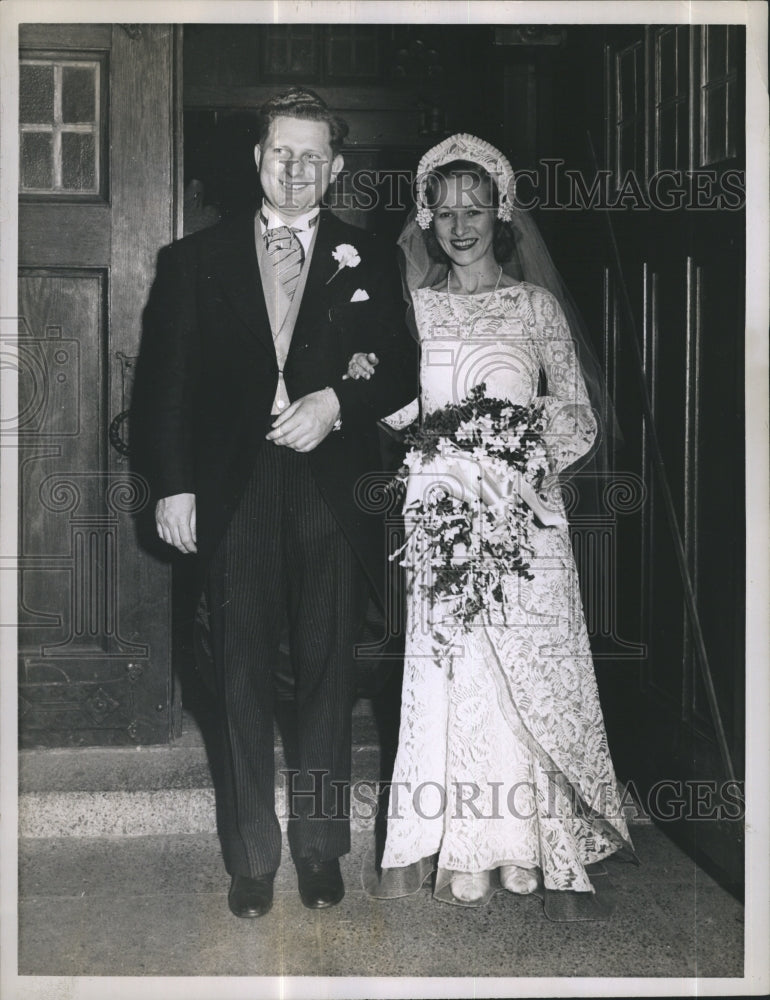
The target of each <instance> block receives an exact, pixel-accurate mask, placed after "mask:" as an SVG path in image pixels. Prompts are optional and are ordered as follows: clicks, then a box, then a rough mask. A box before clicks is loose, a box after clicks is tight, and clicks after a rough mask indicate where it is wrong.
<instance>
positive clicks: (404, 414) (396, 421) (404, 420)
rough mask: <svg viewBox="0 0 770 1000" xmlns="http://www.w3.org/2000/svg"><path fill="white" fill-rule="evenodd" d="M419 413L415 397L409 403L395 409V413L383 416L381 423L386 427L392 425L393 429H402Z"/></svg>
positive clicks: (411, 422)
mask: <svg viewBox="0 0 770 1000" xmlns="http://www.w3.org/2000/svg"><path fill="white" fill-rule="evenodd" d="M418 415H419V406H418V403H417V400H416V399H413V400H412V402H411V403H407V404H406V406H402V407H401V409H400V410H396V412H395V413H391V414H390V415H389V416H387V417H384V418H383V420H382V423H384V424H387V425H388V427H392V428H393V430H395V431H403V430H404V429H405V428H407V427H408V426H409V425H410V424H413V423H414V422H415V420H416V419H417V417H418Z"/></svg>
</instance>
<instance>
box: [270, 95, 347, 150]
mask: <svg viewBox="0 0 770 1000" xmlns="http://www.w3.org/2000/svg"><path fill="white" fill-rule="evenodd" d="M259 118H260V124H259V139H258V140H257V141H258V142H259V144H260V146H261V145H262V144H263V143H264V141H265V139H266V138H267V133H268V132H269V130H270V126H271V125H272V123H273V122H274V121H275V119H276V118H300V119H302V120H303V121H311V122H326V124H327V125H328V126H329V145H330V146H331V148H332V153H333V154H334V156H336V155H337V153H339V151H340V150H341V149H342V145H343V143H344V141H345V136H346V135H347V134H348V131H349V129H348V123H347V122H346V121H345V119H344V118H340V116H339V115H335V114H334V112H333V111H331V110H330V109H329V106H328V104H327V103H326V101H324V100H323V98H321V97H319V96H318V94H316V92H315V91H314V90H310V89H308V88H307V87H290V88H289V90H286V91H284V92H283V93H282V94H274V95H273V96H272V97H270V98H268V99H267V100H266V101H265V103H264V104H263V105H262V107H261V108H260V109H259Z"/></svg>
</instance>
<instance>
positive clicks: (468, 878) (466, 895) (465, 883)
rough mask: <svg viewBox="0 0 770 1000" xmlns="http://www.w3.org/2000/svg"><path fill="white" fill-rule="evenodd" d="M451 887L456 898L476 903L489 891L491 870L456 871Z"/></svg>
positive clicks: (464, 901)
mask: <svg viewBox="0 0 770 1000" xmlns="http://www.w3.org/2000/svg"><path fill="white" fill-rule="evenodd" d="M450 887H451V889H452V895H453V896H454V898H455V899H459V900H460V901H461V902H463V903H476V902H478V900H480V899H483V898H484V896H485V895H486V894H487V892H489V872H456V873H455V874H454V875H453V876H452V881H451V882H450Z"/></svg>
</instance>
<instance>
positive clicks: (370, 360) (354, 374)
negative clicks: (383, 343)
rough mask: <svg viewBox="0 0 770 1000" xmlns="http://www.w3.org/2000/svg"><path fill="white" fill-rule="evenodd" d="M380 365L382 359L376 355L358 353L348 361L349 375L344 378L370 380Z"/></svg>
mask: <svg viewBox="0 0 770 1000" xmlns="http://www.w3.org/2000/svg"><path fill="white" fill-rule="evenodd" d="M379 363H380V359H379V358H378V357H377V355H376V354H371V353H370V354H364V353H363V352H362V351H358V352H357V353H356V354H354V355H353V357H352V358H351V359H350V361H348V370H347V374H346V375H343V376H342V377H343V378H353V379H359V378H364V379H370V378H371V377H372V375H374V369H375V367H376V366H377V365H378V364H379Z"/></svg>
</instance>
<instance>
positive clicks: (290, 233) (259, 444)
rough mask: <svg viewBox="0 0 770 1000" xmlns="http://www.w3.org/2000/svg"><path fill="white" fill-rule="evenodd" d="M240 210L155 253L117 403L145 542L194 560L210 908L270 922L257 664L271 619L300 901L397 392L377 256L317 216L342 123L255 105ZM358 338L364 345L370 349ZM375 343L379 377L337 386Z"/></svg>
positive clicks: (317, 902) (302, 106)
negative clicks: (132, 427)
mask: <svg viewBox="0 0 770 1000" xmlns="http://www.w3.org/2000/svg"><path fill="white" fill-rule="evenodd" d="M261 115H262V124H261V132H260V137H259V142H258V145H257V146H256V149H255V157H256V162H257V166H258V168H259V177H260V182H261V186H262V192H263V201H262V205H261V207H260V209H259V210H258V212H257V214H256V217H255V216H254V215H251V214H250V215H248V216H245V217H243V218H238V219H233V220H231V221H226V222H223V223H220V224H219V225H217V226H215V227H213V228H211V229H208V230H205V231H203V232H200V233H197V234H195V235H193V236H190V237H188V238H186V239H183V240H181V241H180V242H178V243H175V244H173V245H172V246H170V247H167V248H165V249H164V250H162V251H161V253H160V255H159V259H158V272H157V277H156V281H155V284H154V286H153V290H152V292H151V295H150V300H149V303H148V307H147V310H146V315H145V338H144V342H143V347H142V358H141V360H140V368H139V371H138V372H137V379H136V388H135V399H136V400H137V402H136V404H135V407H134V412H135V413H136V418H137V427H138V428H139V429H138V431H137V436H138V437H140V438H141V439H142V441H143V442H144V449H145V452H146V455H147V472H148V475H149V478H150V480H151V483H152V486H153V489H154V492H155V496H156V497H158V498H159V499H158V501H157V506H156V524H157V530H158V534H159V535H160V536H161V537H162V538H163V539H164V540H165V541H166V542H168V543H169V544H170V545H173V546H175V547H176V548H177V549H179V550H180V551H182V552H187V553H193V552H197V562H198V572H199V583H200V591H201V593H204V594H205V596H206V601H207V605H208V609H209V614H210V624H211V640H212V651H213V658H214V665H215V675H216V685H217V692H216V701H217V706H218V718H219V725H220V729H221V739H222V747H221V749H222V756H223V759H224V765H223V768H224V770H223V774H222V776H221V777H220V780H219V785H220V787H219V788H218V826H219V833H220V839H221V841H222V848H223V854H224V859H225V864H226V867H227V870H228V872H229V873H230V875H231V876H232V884H231V889H230V894H229V905H230V909H231V910H232V912H233V913H234V914H235V915H236V916H239V917H258V916H261V915H262V914H264V913H267V911H268V910H269V909H270V906H271V904H272V899H273V879H274V875H275V872H276V870H277V868H278V866H279V862H280V856H281V831H280V827H279V823H278V819H277V818H276V813H275V807H274V788H275V774H274V761H273V692H272V686H271V680H272V677H271V668H272V666H273V665H274V664H275V662H276V659H277V655H278V646H279V640H280V636H281V625H282V621H283V619H284V616H287V617H288V623H289V642H290V648H291V660H292V667H293V671H294V675H295V704H296V714H297V731H298V758H299V764H298V766H299V771H298V773H296V774H294V775H292V777H293V781H292V784H291V789H290V802H289V824H288V833H289V845H290V849H291V854H292V858H293V860H294V864H295V866H296V869H297V876H298V885H299V892H300V896H301V898H302V901H303V903H304V904H305V905H306V906H308V907H314V908H315V907H326V906H333V905H334V904H335V903H338V902H339V901H340V900H341V899H342V896H343V894H344V887H343V883H342V878H341V875H340V868H339V862H338V858H339V857H340V855H343V854H345V853H347V852H348V851H349V850H350V821H349V811H348V808H347V803H348V795H349V781H350V758H351V708H352V703H353V698H354V692H355V677H354V659H353V647H354V644H355V643H356V641H357V639H358V637H359V632H360V629H361V626H362V624H363V620H364V614H365V610H366V603H367V599H368V592H369V586H370V585H372V586H373V587H374V589H375V592H377V591H379V592H380V594H381V593H382V589H383V579H384V567H385V562H384V544H385V542H384V535H383V533H382V530H381V522H380V521H379V519H378V517H377V516H376V515H375V514H373V513H371V512H367V510H366V505H365V503H362V502H361V501H360V498H357V495H356V484H357V482H358V481H359V480H360V479H361V477H362V476H365V475H366V474H367V473H368V472H371V471H373V470H376V469H377V468H378V467H379V461H380V459H379V446H378V436H377V429H376V422H377V420H378V419H380V418H381V417H383V416H385V415H387V414H388V413H391V412H393V411H394V410H396V409H398V408H399V407H401V406H402V405H404V404H405V403H406V402H408V401H409V400H410V399H412V398H413V397H414V396H415V394H416V374H417V373H416V357H415V345H414V343H413V341H412V339H411V337H410V336H409V334H408V332H407V329H406V326H405V323H404V303H403V298H402V292H401V284H400V279H399V275H398V269H397V267H396V263H395V255H394V253H393V252H392V250H391V248H390V247H387V246H385V247H384V246H382V245H381V244H380V242H378V241H377V240H376V239H375V238H373V237H372V236H370V235H368V234H366V233H365V232H363V231H362V230H360V229H357V228H355V227H352V226H349V225H346V224H344V223H343V222H341V221H340V220H339V219H337V218H336V217H335V216H334V215H332V214H331V213H330V212H329V211H328V210H326V209H324V208H320V203H321V200H322V198H323V196H324V194H325V193H326V191H327V189H328V187H329V185H330V184H331V183H332V182H333V181H334V179H335V178H336V176H337V174H338V173H339V171H340V170H341V169H342V167H343V158H342V155H341V153H340V149H341V147H342V143H343V140H344V137H345V135H346V134H347V125H346V124H345V122H344V121H342V120H341V119H340V118H338V117H337V116H336V115H334V114H332V112H331V111H330V110H329V109H328V107H327V106H326V104H325V103H324V102H323V101H322V100H321V99H320V98H319V97H318V96H317V95H316V94H314V93H313V92H312V91H308V90H304V89H301V88H294V89H292V90H290V91H288V92H287V93H284V94H280V95H278V96H275V97H273V98H271V99H270V100H269V101H268V102H267V103H266V104H265V105H264V106H263V107H262V109H261ZM372 345H375V346H374V347H372ZM360 350H366V351H369V350H375V351H376V353H377V356H378V357H379V359H380V363H379V367H378V371H377V379H376V380H372V381H371V382H366V381H363V380H361V381H353V380H350V381H348V380H345V379H343V377H342V376H343V373H345V371H346V369H347V363H348V359H349V358H350V357H351V356H352V355H353V354H354V353H356V352H357V351H360Z"/></svg>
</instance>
